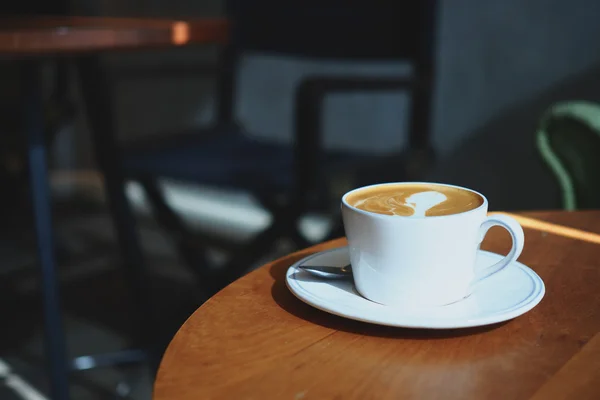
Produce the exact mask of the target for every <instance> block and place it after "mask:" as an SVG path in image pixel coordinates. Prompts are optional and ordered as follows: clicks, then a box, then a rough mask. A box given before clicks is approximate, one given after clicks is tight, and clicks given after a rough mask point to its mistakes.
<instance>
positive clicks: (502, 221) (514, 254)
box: [471, 214, 525, 286]
mask: <svg viewBox="0 0 600 400" xmlns="http://www.w3.org/2000/svg"><path fill="white" fill-rule="evenodd" d="M493 226H501V227H503V228H504V229H506V230H507V231H508V233H510V236H511V238H512V249H510V252H509V253H508V255H507V256H506V257H504V258H503V259H502V260H500V261H498V262H497V263H495V264H493V265H491V266H489V267H484V268H479V269H477V270H475V279H474V280H473V283H472V284H471V285H472V286H473V285H476V284H477V283H479V282H481V281H482V280H484V279H486V278H488V277H490V276H491V275H494V274H495V273H497V272H500V271H501V270H503V269H504V268H505V267H506V266H507V265H508V264H510V263H511V262H513V261H516V260H517V258H519V256H520V255H521V251H522V250H523V245H524V244H525V235H524V234H523V228H522V227H521V225H520V224H519V223H518V222H517V220H516V219H514V218H512V217H509V216H508V215H503V214H494V215H492V216H490V217H487V219H486V220H485V221H484V222H483V224H481V228H480V230H479V243H481V242H482V241H483V239H484V237H485V235H486V233H487V231H488V230H489V229H490V228H491V227H493Z"/></svg>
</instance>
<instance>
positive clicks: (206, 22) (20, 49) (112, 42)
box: [0, 17, 229, 56]
mask: <svg viewBox="0 0 600 400" xmlns="http://www.w3.org/2000/svg"><path fill="white" fill-rule="evenodd" d="M228 34H229V26H228V22H227V20H226V19H223V18H215V19H196V20H170V19H148V18H98V17H0V55H1V54H4V55H9V56H15V55H24V54H29V55H36V56H39V55H44V54H46V55H48V54H49V55H56V54H73V53H91V52H98V51H115V50H132V49H135V50H139V49H144V48H165V47H171V46H183V45H188V44H194V43H196V44H205V43H221V44H224V43H225V42H226V41H227V37H228Z"/></svg>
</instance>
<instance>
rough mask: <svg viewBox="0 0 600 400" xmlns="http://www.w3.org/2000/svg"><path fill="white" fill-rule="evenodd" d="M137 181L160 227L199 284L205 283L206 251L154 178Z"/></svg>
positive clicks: (206, 276) (206, 275) (207, 276)
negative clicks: (167, 199) (168, 201)
mask: <svg viewBox="0 0 600 400" xmlns="http://www.w3.org/2000/svg"><path fill="white" fill-rule="evenodd" d="M137 181H138V182H139V183H140V184H141V185H142V187H143V188H144V191H145V192H146V196H148V200H149V202H150V204H151V206H152V210H153V211H154V216H155V217H156V220H157V222H158V223H159V224H160V225H161V227H162V228H163V229H164V230H165V231H166V232H167V234H168V235H169V237H170V238H171V239H172V240H173V241H174V242H175V246H176V247H177V249H178V250H179V253H180V254H181V255H182V257H183V259H184V260H185V262H186V263H187V265H188V266H189V267H190V269H191V270H192V272H193V273H194V274H195V275H196V277H197V278H198V280H199V283H200V284H204V283H207V282H206V281H207V280H208V279H209V275H208V274H207V268H206V267H207V265H208V262H207V258H206V251H205V250H204V249H202V248H201V247H200V246H198V245H197V244H196V243H195V240H194V238H193V237H192V235H191V234H190V232H189V231H188V230H187V229H186V228H185V226H184V223H183V221H182V220H181V218H179V216H178V215H177V214H176V213H175V212H174V211H173V210H172V209H171V207H169V206H168V205H167V202H166V201H165V197H164V195H163V193H162V191H161V190H160V188H159V187H158V184H157V182H156V180H155V179H151V178H140V179H137Z"/></svg>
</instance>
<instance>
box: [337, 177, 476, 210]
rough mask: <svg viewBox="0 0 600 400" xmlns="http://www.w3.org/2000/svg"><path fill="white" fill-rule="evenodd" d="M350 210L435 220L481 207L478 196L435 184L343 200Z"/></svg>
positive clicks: (362, 193)
mask: <svg viewBox="0 0 600 400" xmlns="http://www.w3.org/2000/svg"><path fill="white" fill-rule="evenodd" d="M346 202H347V203H348V204H350V205H351V206H352V207H355V208H358V209H360V210H364V211H369V212H372V213H377V214H384V215H398V216H403V217H435V216H441V215H451V214H458V213H462V212H465V211H469V210H473V209H475V208H477V207H479V206H480V205H482V204H483V198H482V197H481V196H480V195H478V194H477V193H474V192H471V191H468V190H464V189H460V188H455V187H450V186H443V185H435V184H398V185H383V186H375V187H372V188H365V189H362V190H357V191H355V192H354V193H351V194H349V195H348V196H347V197H346Z"/></svg>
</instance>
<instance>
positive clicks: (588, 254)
mask: <svg viewBox="0 0 600 400" xmlns="http://www.w3.org/2000/svg"><path fill="white" fill-rule="evenodd" d="M520 218H521V223H522V224H523V226H524V227H525V228H526V229H525V231H526V232H525V235H526V244H525V249H524V251H523V253H522V255H521V257H520V261H522V262H523V263H525V264H527V265H529V266H530V267H531V268H533V269H534V270H535V271H536V272H537V273H538V274H539V275H540V276H541V277H542V279H543V280H544V282H545V284H546V296H545V298H544V299H543V300H542V302H541V303H540V304H539V305H538V306H537V307H536V308H534V309H533V310H532V311H530V312H529V313H527V314H525V315H523V316H521V317H519V318H516V319H514V320H512V321H509V322H506V323H502V324H498V325H494V326H490V327H484V328H476V329H466V330H455V331H426V330H410V329H398V328H388V327H380V326H375V325H368V324H364V323H360V322H355V321H350V320H346V319H343V318H340V317H336V316H333V315H329V314H327V313H325V312H322V311H319V310H316V309H314V308H312V307H310V306H308V305H306V304H304V303H302V302H301V301H300V300H298V299H296V298H295V297H294V296H293V295H292V294H291V293H290V292H289V291H288V289H287V288H286V285H285V281H284V276H285V271H286V270H287V268H288V267H289V266H290V265H291V264H292V263H294V262H295V261H297V260H299V259H301V258H302V257H305V256H306V255H308V254H311V253H314V252H316V251H320V250H324V249H328V248H332V247H337V246H342V245H344V244H345V241H344V240H342V239H340V240H336V241H332V242H328V243H324V244H321V245H318V246H315V247H312V248H309V249H307V250H304V251H301V252H298V253H295V254H292V255H289V256H287V257H284V258H282V259H279V260H277V261H274V262H272V263H270V264H267V265H265V266H263V267H262V268H260V269H258V270H256V271H254V272H252V273H251V274H249V275H247V276H245V277H244V278H242V279H240V280H238V281H237V282H235V283H233V284H232V285H230V286H228V287H227V288H225V289H224V290H222V291H221V292H220V293H218V294H217V295H215V296H214V297H213V298H211V299H210V300H209V301H208V302H207V303H205V304H204V305H203V306H202V307H200V308H199V309H198V310H197V311H196V312H195V313H194V314H193V315H192V316H191V317H190V318H189V319H188V320H187V321H186V323H185V324H184V325H183V326H182V327H181V329H180V330H179V332H178V333H177V334H176V336H175V337H174V338H173V340H172V342H171V344H170V345H169V347H168V349H167V351H166V353H165V355H164V358H163V360H162V363H161V365H160V368H159V372H158V376H157V379H156V383H155V386H154V396H155V399H156V400H163V399H164V400H167V399H168V400H179V399H200V398H202V399H250V398H253V399H267V398H268V399H331V398H339V399H409V398H416V399H441V398H443V399H478V400H479V399H511V400H513V399H536V400H538V399H539V400H546V399H600V333H599V332H600V211H589V212H573V213H569V212H537V213H526V214H520ZM483 248H485V249H488V250H492V251H496V252H504V253H506V252H507V251H508V250H509V248H510V238H509V237H508V234H506V232H504V231H502V230H500V229H493V230H492V231H490V233H489V234H488V236H487V238H486V240H485V242H484V246H483Z"/></svg>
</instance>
